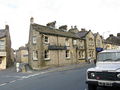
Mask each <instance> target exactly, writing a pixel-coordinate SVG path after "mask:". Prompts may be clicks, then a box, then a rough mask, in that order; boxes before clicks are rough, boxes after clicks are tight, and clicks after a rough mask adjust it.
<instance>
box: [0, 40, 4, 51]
mask: <svg viewBox="0 0 120 90" xmlns="http://www.w3.org/2000/svg"><path fill="white" fill-rule="evenodd" d="M4 49H5V41H4V40H0V50H4Z"/></svg>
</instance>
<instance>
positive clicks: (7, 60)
mask: <svg viewBox="0 0 120 90" xmlns="http://www.w3.org/2000/svg"><path fill="white" fill-rule="evenodd" d="M11 65H12V60H11V38H10V33H9V26H8V25H6V26H5V29H0V69H6V68H7V67H9V66H11Z"/></svg>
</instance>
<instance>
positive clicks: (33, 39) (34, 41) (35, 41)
mask: <svg viewBox="0 0 120 90" xmlns="http://www.w3.org/2000/svg"><path fill="white" fill-rule="evenodd" d="M32 42H33V44H36V43H37V37H36V36H33V38H32Z"/></svg>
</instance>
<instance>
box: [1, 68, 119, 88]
mask: <svg viewBox="0 0 120 90" xmlns="http://www.w3.org/2000/svg"><path fill="white" fill-rule="evenodd" d="M89 67H91V66H86V67H82V68H76V69H73V70H66V71H57V72H49V73H47V72H44V71H42V72H41V73H35V74H26V75H22V74H21V75H20V76H19V74H18V75H17V76H16V73H15V74H10V75H11V76H10V75H9V74H8V75H4V76H3V77H4V78H3V79H1V78H0V82H1V83H0V90H87V85H86V84H85V80H86V79H85V72H86V69H87V68H89ZM6 76H7V77H6ZM4 80H6V81H7V82H4ZM97 90H110V89H106V88H98V89H97ZM111 90H113V89H111ZM115 90H117V89H115ZM118 90H119V89H118Z"/></svg>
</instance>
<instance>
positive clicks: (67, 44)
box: [65, 38, 70, 46]
mask: <svg viewBox="0 0 120 90" xmlns="http://www.w3.org/2000/svg"><path fill="white" fill-rule="evenodd" d="M65 45H66V46H70V44H69V39H68V38H67V39H65Z"/></svg>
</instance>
